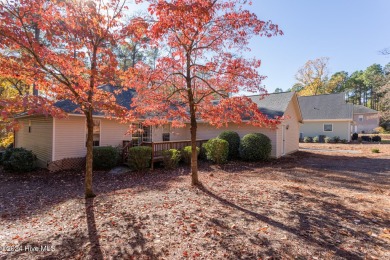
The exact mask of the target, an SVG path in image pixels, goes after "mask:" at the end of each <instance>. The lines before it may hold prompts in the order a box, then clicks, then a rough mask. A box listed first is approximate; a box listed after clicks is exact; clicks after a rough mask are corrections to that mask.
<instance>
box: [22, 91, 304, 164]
mask: <svg viewBox="0 0 390 260" xmlns="http://www.w3.org/2000/svg"><path fill="white" fill-rule="evenodd" d="M126 95H128V96H127V97H126V96H125V97H121V98H122V101H123V100H125V99H126V100H128V101H127V103H129V101H130V100H131V96H132V95H133V93H130V95H129V93H127V94H126ZM250 98H251V99H252V100H253V101H254V102H256V103H257V104H258V105H259V109H260V110H261V111H262V112H263V113H264V114H266V115H267V116H269V117H274V116H286V119H285V120H283V121H282V123H281V125H280V126H279V127H278V128H277V129H265V128H258V127H253V126H249V125H247V124H242V125H234V124H231V125H230V126H229V127H227V128H219V129H218V128H215V127H213V126H210V125H208V124H206V123H202V122H199V125H198V139H210V138H214V137H216V136H218V134H219V133H220V132H222V131H224V130H227V129H228V130H233V131H236V132H238V133H239V135H240V136H241V137H242V136H244V135H245V134H247V133H256V132H260V133H263V134H265V135H267V136H268V137H269V138H270V139H271V141H272V154H271V155H272V156H273V157H276V158H278V157H281V156H283V155H286V154H289V153H292V152H295V151H297V150H298V142H299V140H298V137H299V122H300V121H302V116H301V112H300V108H299V104H298V99H297V96H296V94H295V93H293V92H290V93H278V94H271V95H269V96H267V97H266V98H264V99H262V100H260V97H259V96H252V97H250ZM117 101H118V103H120V102H121V99H120V98H117ZM57 106H58V107H60V108H62V109H63V110H64V111H65V112H67V113H68V117H67V118H65V119H56V118H52V117H43V116H19V117H18V118H17V120H18V121H19V123H20V126H21V127H20V129H19V130H18V131H17V132H15V147H24V148H26V149H28V150H32V151H33V153H35V154H36V155H37V158H38V164H39V166H40V167H45V168H46V167H48V168H49V169H53V170H55V169H56V167H59V168H61V169H63V168H67V167H66V165H65V164H69V165H68V168H71V167H72V165H74V164H75V163H77V162H80V161H82V160H83V158H85V155H86V122H85V118H84V116H83V115H80V114H79V113H76V112H74V111H75V105H74V104H73V103H70V102H68V101H61V102H58V104H57ZM94 119H95V127H94V146H122V145H123V141H130V140H137V141H138V142H139V143H141V142H168V141H181V140H189V139H190V131H189V129H190V128H189V126H188V125H186V127H184V128H171V127H170V125H164V126H153V127H143V130H144V132H143V133H142V134H140V133H139V134H133V135H132V134H128V133H127V132H128V129H129V125H125V124H120V123H119V122H118V121H116V120H114V119H112V120H110V119H107V118H104V116H103V115H99V114H97V115H95V116H94Z"/></svg>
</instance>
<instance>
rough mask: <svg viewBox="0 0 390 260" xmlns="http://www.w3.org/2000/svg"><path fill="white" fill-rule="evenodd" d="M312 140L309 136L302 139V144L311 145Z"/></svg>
mask: <svg viewBox="0 0 390 260" xmlns="http://www.w3.org/2000/svg"><path fill="white" fill-rule="evenodd" d="M312 141H313V139H312V138H311V137H310V136H305V137H303V142H304V143H311V142H312Z"/></svg>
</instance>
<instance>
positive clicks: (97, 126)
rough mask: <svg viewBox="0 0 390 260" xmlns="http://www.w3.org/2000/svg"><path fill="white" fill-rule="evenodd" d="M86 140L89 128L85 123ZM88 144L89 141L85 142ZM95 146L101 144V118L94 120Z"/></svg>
mask: <svg viewBox="0 0 390 260" xmlns="http://www.w3.org/2000/svg"><path fill="white" fill-rule="evenodd" d="M85 133H86V134H85V140H87V138H88V128H87V125H85ZM85 144H87V142H85ZM93 146H100V120H99V119H94V120H93Z"/></svg>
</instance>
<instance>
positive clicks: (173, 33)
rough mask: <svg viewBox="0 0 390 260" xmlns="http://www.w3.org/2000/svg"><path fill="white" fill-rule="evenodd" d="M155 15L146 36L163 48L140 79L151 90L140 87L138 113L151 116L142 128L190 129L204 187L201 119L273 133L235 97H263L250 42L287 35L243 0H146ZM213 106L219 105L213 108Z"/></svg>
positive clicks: (265, 121)
mask: <svg viewBox="0 0 390 260" xmlns="http://www.w3.org/2000/svg"><path fill="white" fill-rule="evenodd" d="M148 2H149V3H150V6H149V9H148V10H149V12H150V14H151V15H152V16H154V17H155V19H156V20H155V21H154V22H153V23H152V24H151V27H150V31H149V38H150V39H152V40H154V41H155V42H156V44H159V46H161V47H164V48H162V49H163V50H164V49H166V50H165V51H162V52H161V53H162V55H161V57H160V58H159V59H158V60H157V65H156V68H155V69H154V70H152V69H149V68H147V67H145V68H144V73H142V74H141V78H142V80H143V81H144V82H147V83H148V86H147V87H145V86H142V85H138V86H135V87H136V91H137V98H135V100H134V107H135V108H136V110H135V111H136V112H138V114H141V115H147V116H148V117H147V120H145V122H144V123H145V124H151V125H153V124H163V123H166V122H168V121H170V122H172V125H173V126H176V127H177V126H183V124H184V123H190V126H191V143H192V158H191V173H192V184H193V185H197V184H199V180H198V174H197V172H198V166H197V153H196V135H197V121H198V120H202V121H205V122H208V123H210V124H212V125H215V126H217V127H219V126H222V125H224V124H228V123H242V122H243V120H246V123H248V124H252V125H255V126H260V127H275V125H276V124H277V123H278V120H274V119H268V118H267V117H266V116H264V115H263V114H261V112H260V111H259V110H258V107H257V105H256V104H254V103H253V102H252V101H251V100H250V99H249V98H246V97H232V95H233V94H235V93H238V92H239V91H240V90H243V91H249V92H256V93H265V90H264V89H263V88H262V87H261V86H260V84H261V81H262V79H263V77H262V76H260V75H259V74H258V72H257V68H259V66H260V60H257V59H245V58H243V57H242V53H243V51H248V50H249V49H248V47H247V45H248V41H249V39H250V38H251V37H253V36H265V37H271V36H274V35H279V34H282V31H280V30H279V28H278V26H277V25H275V24H272V23H271V22H270V21H268V22H264V21H261V20H259V19H258V18H257V16H256V15H255V14H253V13H251V12H250V11H248V10H245V5H246V4H247V1H243V0H171V1H165V0H149V1H148ZM215 100H218V102H219V103H218V104H217V105H216V104H215V102H213V101H215Z"/></svg>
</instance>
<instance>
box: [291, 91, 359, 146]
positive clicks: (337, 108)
mask: <svg viewBox="0 0 390 260" xmlns="http://www.w3.org/2000/svg"><path fill="white" fill-rule="evenodd" d="M298 99H299V105H300V107H301V110H302V117H303V124H302V125H301V128H300V138H303V137H305V136H308V137H314V136H320V137H321V136H322V137H325V136H327V137H335V136H338V137H340V139H346V140H347V141H350V140H351V133H352V132H351V129H352V126H353V105H351V104H347V103H346V102H345V94H344V93H338V94H327V95H316V96H303V97H299V98H298Z"/></svg>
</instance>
